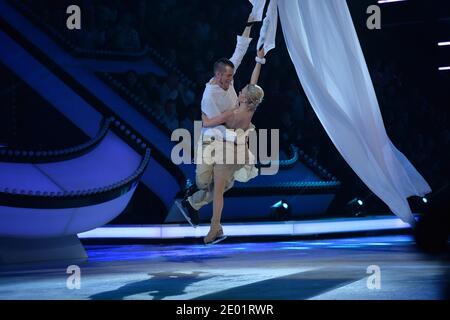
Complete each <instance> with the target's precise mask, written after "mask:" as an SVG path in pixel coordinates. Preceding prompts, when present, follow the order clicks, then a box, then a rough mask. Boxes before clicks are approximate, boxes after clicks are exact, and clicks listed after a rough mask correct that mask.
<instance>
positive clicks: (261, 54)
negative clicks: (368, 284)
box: [257, 47, 266, 59]
mask: <svg viewBox="0 0 450 320" xmlns="http://www.w3.org/2000/svg"><path fill="white" fill-rule="evenodd" d="M265 54H266V53H265V52H264V47H263V48H262V49H261V50H258V53H257V56H258V58H261V59H262V58H264V55H265Z"/></svg>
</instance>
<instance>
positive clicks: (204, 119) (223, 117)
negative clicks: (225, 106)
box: [202, 110, 233, 128]
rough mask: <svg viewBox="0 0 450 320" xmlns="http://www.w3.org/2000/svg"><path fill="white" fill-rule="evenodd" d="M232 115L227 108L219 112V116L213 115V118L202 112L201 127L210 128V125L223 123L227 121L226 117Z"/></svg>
mask: <svg viewBox="0 0 450 320" xmlns="http://www.w3.org/2000/svg"><path fill="white" fill-rule="evenodd" d="M232 115H233V111H232V110H227V111H225V112H223V113H221V114H220V116H217V117H214V118H208V116H207V115H206V114H205V113H203V112H202V123H203V127H205V128H210V127H216V126H219V125H221V124H224V123H225V122H227V121H228V119H229V118H230V117H231V116H232Z"/></svg>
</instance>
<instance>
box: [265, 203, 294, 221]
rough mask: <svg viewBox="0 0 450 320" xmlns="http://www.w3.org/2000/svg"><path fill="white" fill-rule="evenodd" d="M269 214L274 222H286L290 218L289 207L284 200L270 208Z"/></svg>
mask: <svg viewBox="0 0 450 320" xmlns="http://www.w3.org/2000/svg"><path fill="white" fill-rule="evenodd" d="M270 213H271V217H272V219H274V220H277V221H280V220H288V219H289V218H290V217H291V206H290V205H289V204H288V203H287V202H286V201H285V200H280V201H278V202H277V203H275V204H273V205H272V206H271V207H270Z"/></svg>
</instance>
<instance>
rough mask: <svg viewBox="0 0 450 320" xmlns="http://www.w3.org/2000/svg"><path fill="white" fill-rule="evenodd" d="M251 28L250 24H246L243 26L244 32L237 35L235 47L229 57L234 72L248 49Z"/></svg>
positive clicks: (250, 39)
mask: <svg viewBox="0 0 450 320" xmlns="http://www.w3.org/2000/svg"><path fill="white" fill-rule="evenodd" d="M251 30H252V26H251V25H250V26H247V27H245V29H244V32H242V35H241V36H237V44H236V49H235V50H234V53H233V56H232V57H231V58H230V61H231V62H233V64H234V73H236V71H237V69H238V68H239V66H240V65H241V62H242V59H243V58H244V56H245V54H246V52H247V50H248V46H249V45H250V42H251V41H252V38H250V32H251Z"/></svg>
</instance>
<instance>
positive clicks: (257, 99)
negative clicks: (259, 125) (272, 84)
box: [247, 84, 264, 111]
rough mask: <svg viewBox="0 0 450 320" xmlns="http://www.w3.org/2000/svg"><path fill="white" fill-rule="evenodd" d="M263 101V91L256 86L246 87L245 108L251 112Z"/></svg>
mask: <svg viewBox="0 0 450 320" xmlns="http://www.w3.org/2000/svg"><path fill="white" fill-rule="evenodd" d="M263 99H264V90H263V89H262V88H261V87H260V86H258V85H257V84H249V85H248V86H247V106H248V109H249V110H251V111H255V110H256V108H257V107H258V105H259V104H260V103H261V102H262V101H263Z"/></svg>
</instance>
